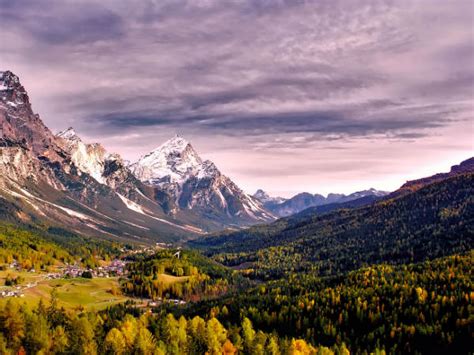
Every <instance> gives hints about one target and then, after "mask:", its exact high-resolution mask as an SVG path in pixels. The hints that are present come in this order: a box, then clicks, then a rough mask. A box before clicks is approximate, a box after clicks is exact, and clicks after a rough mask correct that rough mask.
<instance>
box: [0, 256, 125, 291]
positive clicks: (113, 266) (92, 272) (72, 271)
mask: <svg viewBox="0 0 474 355" xmlns="http://www.w3.org/2000/svg"><path fill="white" fill-rule="evenodd" d="M127 263H128V261H126V260H121V259H114V260H112V262H110V264H107V265H104V266H99V267H97V268H85V267H81V266H80V265H79V264H78V263H75V264H66V265H64V266H58V267H57V268H56V270H55V272H49V273H41V274H40V275H41V278H40V279H39V280H37V281H34V282H28V283H26V284H25V283H22V282H20V283H18V284H12V285H2V286H0V298H7V297H24V291H25V290H27V289H29V288H32V287H35V286H37V285H38V282H41V281H44V280H55V279H71V278H78V277H83V278H109V277H120V276H124V275H125V274H126V265H127ZM8 269H9V270H10V271H15V272H22V271H25V270H23V269H22V267H21V265H20V264H19V263H18V261H17V260H13V261H12V263H10V264H9V265H8ZM26 271H27V272H29V273H36V270H35V269H30V270H26Z"/></svg>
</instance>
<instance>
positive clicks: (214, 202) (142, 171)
mask: <svg viewBox="0 0 474 355" xmlns="http://www.w3.org/2000/svg"><path fill="white" fill-rule="evenodd" d="M130 168H131V170H132V172H133V173H134V174H135V176H137V177H138V178H139V179H140V180H141V181H143V182H145V183H148V184H151V185H153V186H158V187H160V188H163V189H164V190H166V191H167V192H168V193H169V194H170V195H171V196H173V197H174V199H175V201H176V205H177V206H178V207H179V208H181V209H192V210H201V211H205V212H203V213H206V214H207V215H209V216H214V217H213V218H215V219H217V220H223V219H225V220H230V221H232V223H236V224H240V223H241V222H242V221H247V222H248V220H254V221H266V220H271V219H273V218H274V217H273V216H272V214H271V213H270V212H268V211H266V210H265V208H264V207H263V205H262V204H261V203H260V202H259V201H258V200H256V199H254V198H253V197H251V196H248V195H246V194H245V193H244V192H243V191H242V190H241V189H240V188H239V187H238V186H237V185H236V184H235V183H234V182H233V181H231V180H230V179H229V178H228V177H227V176H225V175H223V174H222V173H221V172H220V171H219V169H218V168H217V167H216V165H215V164H214V163H213V162H211V161H209V160H202V159H201V157H200V156H199V155H198V154H197V152H196V151H195V150H194V148H193V147H192V145H191V144H190V143H189V142H188V141H187V140H186V139H184V138H183V137H180V136H179V135H176V136H174V137H173V138H171V139H170V140H168V141H166V142H165V143H163V144H162V145H161V146H159V147H158V148H156V149H154V150H153V151H151V152H150V153H148V154H147V155H145V156H143V157H142V158H140V159H139V160H138V161H137V162H136V163H134V164H132V165H130Z"/></svg>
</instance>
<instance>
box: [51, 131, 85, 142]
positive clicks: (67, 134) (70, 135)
mask: <svg viewBox="0 0 474 355" xmlns="http://www.w3.org/2000/svg"><path fill="white" fill-rule="evenodd" d="M56 136H57V137H59V138H62V139H66V140H69V141H75V142H77V141H81V138H79V136H78V135H77V133H76V131H75V130H74V128H72V127H69V128H68V129H65V130H64V131H61V132H59V133H58V134H56Z"/></svg>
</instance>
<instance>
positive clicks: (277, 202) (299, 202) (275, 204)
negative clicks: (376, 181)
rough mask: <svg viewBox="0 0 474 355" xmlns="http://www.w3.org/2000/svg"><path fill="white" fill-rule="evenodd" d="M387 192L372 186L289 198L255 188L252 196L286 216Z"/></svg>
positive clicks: (275, 212) (371, 199)
mask: <svg viewBox="0 0 474 355" xmlns="http://www.w3.org/2000/svg"><path fill="white" fill-rule="evenodd" d="M388 194H389V192H386V191H379V190H375V189H373V188H371V189H369V190H363V191H358V192H354V193H352V194H350V195H344V194H336V193H330V194H328V195H327V197H324V196H323V195H319V194H314V195H313V194H311V193H308V192H303V193H299V194H297V195H295V196H293V197H291V198H289V199H285V198H282V197H271V196H269V195H268V194H267V193H266V192H265V191H263V190H261V189H260V190H257V192H255V194H253V197H254V198H256V199H258V200H259V201H260V202H261V203H262V204H263V207H265V208H266V209H267V210H269V211H271V212H272V213H273V214H274V215H276V216H278V217H287V216H290V215H293V214H295V213H298V212H301V211H303V210H305V209H307V208H310V207H315V206H324V205H329V204H331V205H332V204H340V203H344V202H349V201H353V200H358V199H362V198H366V199H364V201H367V202H368V203H369V202H373V201H375V200H377V199H379V198H382V197H383V196H386V195H388Z"/></svg>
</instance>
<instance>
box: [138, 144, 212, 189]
mask: <svg viewBox="0 0 474 355" xmlns="http://www.w3.org/2000/svg"><path fill="white" fill-rule="evenodd" d="M202 165H203V161H202V159H201V157H200V156H199V155H198V154H197V152H196V151H195V150H194V148H193V147H192V146H191V144H190V143H189V142H188V141H187V140H186V139H184V138H183V137H181V136H179V135H175V136H174V137H173V138H171V139H169V140H167V141H166V142H165V143H163V144H162V145H160V146H159V147H158V148H156V149H154V150H152V151H151V152H150V153H148V154H146V155H145V156H143V157H141V158H140V159H139V160H138V162H136V163H135V164H132V165H131V169H132V171H133V172H134V173H135V175H136V176H137V177H138V178H139V179H140V180H142V181H150V182H154V183H160V182H166V183H181V182H183V181H184V180H185V179H186V178H187V177H188V176H189V175H190V174H191V175H192V174H196V173H197V172H198V171H199V170H201V169H202Z"/></svg>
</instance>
